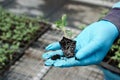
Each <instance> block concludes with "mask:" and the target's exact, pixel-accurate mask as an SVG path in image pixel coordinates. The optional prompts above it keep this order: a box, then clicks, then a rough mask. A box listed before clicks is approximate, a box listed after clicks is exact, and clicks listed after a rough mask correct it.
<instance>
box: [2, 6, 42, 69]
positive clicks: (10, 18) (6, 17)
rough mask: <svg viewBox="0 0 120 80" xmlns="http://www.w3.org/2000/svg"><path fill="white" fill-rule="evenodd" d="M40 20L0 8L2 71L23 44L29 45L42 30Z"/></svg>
mask: <svg viewBox="0 0 120 80" xmlns="http://www.w3.org/2000/svg"><path fill="white" fill-rule="evenodd" d="M39 20H40V19H35V18H30V17H27V16H24V15H21V16H18V15H15V14H13V13H10V12H7V11H5V10H3V9H2V8H1V7H0V69H2V68H3V67H4V65H5V64H6V61H8V60H12V57H13V54H14V53H15V52H16V51H17V50H18V49H19V48H20V46H21V44H23V43H24V42H25V43H24V44H27V43H28V42H29V41H30V40H31V39H32V38H34V37H35V36H34V35H35V34H36V33H37V31H38V30H39V29H41V26H40V23H39Z"/></svg>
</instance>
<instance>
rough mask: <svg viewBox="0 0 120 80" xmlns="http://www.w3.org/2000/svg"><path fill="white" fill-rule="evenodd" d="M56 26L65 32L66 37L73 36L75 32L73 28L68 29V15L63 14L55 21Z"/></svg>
mask: <svg viewBox="0 0 120 80" xmlns="http://www.w3.org/2000/svg"><path fill="white" fill-rule="evenodd" d="M55 24H56V27H57V28H58V29H59V30H61V31H62V32H63V35H64V36H65V37H68V38H71V37H72V36H73V33H72V31H71V30H67V29H66V26H67V15H66V14H63V15H62V17H61V19H60V20H58V21H56V22H55Z"/></svg>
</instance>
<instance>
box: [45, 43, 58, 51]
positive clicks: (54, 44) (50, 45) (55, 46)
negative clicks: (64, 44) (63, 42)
mask: <svg viewBox="0 0 120 80" xmlns="http://www.w3.org/2000/svg"><path fill="white" fill-rule="evenodd" d="M57 49H60V44H59V42H54V43H51V44H49V45H48V46H47V47H46V48H45V50H57Z"/></svg>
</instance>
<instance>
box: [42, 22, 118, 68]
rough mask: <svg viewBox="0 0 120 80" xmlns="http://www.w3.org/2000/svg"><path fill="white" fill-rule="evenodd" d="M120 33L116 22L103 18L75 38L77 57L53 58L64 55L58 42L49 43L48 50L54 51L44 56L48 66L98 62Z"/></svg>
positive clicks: (81, 64)
mask: <svg viewBox="0 0 120 80" xmlns="http://www.w3.org/2000/svg"><path fill="white" fill-rule="evenodd" d="M118 34H119V32H118V29H117V28H116V26H115V25H114V24H112V23H111V22H108V21H105V20H101V21H98V22H95V23H93V24H91V25H89V26H88V27H87V28H85V29H84V30H83V31H82V32H81V33H80V34H79V35H78V36H77V37H76V38H75V39H74V40H75V41H76V49H75V57H72V58H65V57H61V58H60V59H57V60H52V59H51V57H52V56H53V55H56V54H59V55H61V56H62V55H63V52H62V51H61V47H60V45H59V43H58V42H55V43H52V44H50V45H48V46H47V47H46V50H53V51H50V52H47V53H45V54H43V56H42V57H43V59H45V60H46V61H45V65H47V66H56V67H73V66H85V65H91V64H98V63H100V62H101V61H102V60H103V58H104V57H105V56H106V54H107V52H108V51H109V49H110V47H111V46H112V44H113V42H114V40H115V39H116V38H117V36H118ZM76 58H77V59H76Z"/></svg>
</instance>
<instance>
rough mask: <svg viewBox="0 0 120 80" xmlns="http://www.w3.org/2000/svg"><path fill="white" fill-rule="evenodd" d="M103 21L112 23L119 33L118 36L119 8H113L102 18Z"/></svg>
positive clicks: (119, 27) (119, 25) (119, 23)
mask: <svg viewBox="0 0 120 80" xmlns="http://www.w3.org/2000/svg"><path fill="white" fill-rule="evenodd" d="M103 20H107V21H109V22H111V23H113V24H114V25H115V26H116V27H117V28H118V31H119V34H120V8H113V9H112V10H111V11H110V12H109V13H108V14H107V15H106V16H105V17H104V18H103Z"/></svg>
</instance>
